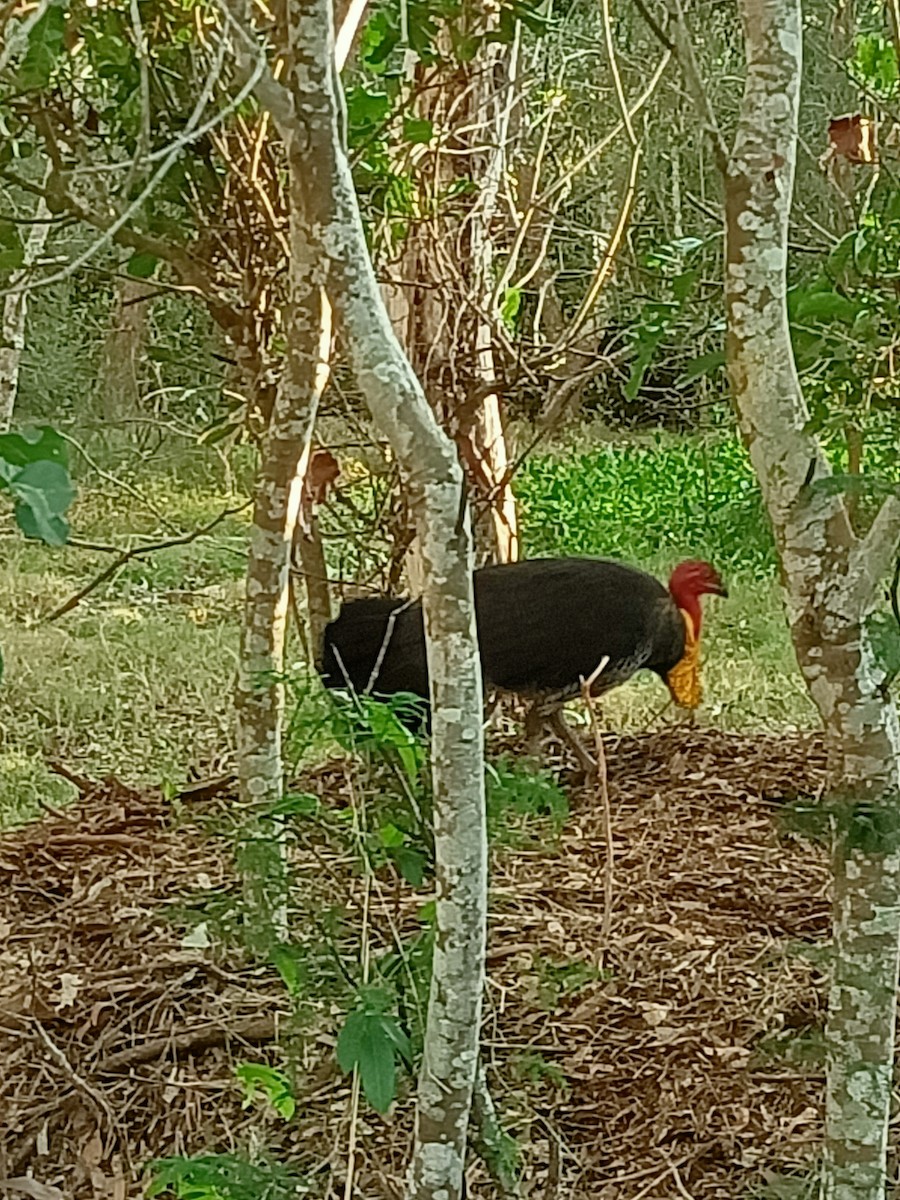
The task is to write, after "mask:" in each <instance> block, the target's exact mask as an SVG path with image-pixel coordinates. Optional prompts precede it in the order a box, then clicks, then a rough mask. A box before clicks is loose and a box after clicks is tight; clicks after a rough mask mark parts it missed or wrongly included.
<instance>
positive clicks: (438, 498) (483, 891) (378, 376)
mask: <svg viewBox="0 0 900 1200" xmlns="http://www.w3.org/2000/svg"><path fill="white" fill-rule="evenodd" d="M223 3H224V4H225V6H226V8H227V10H228V12H229V13H230V15H231V18H232V22H233V25H236V26H237V29H236V32H235V37H236V38H239V39H240V40H239V43H238V65H239V69H240V71H241V73H242V74H243V76H244V77H245V78H247V77H248V76H250V75H251V73H253V72H254V70H256V69H258V67H259V62H260V54H261V51H260V47H259V43H258V42H257V39H256V37H255V36H254V35H253V34H252V33H251V31H250V30H249V28H248V26H247V25H246V23H245V22H246V20H247V16H248V13H247V10H246V8H245V6H244V4H243V3H241V0H223ZM280 25H281V28H280V29H279V30H278V31H277V33H276V38H277V39H278V40H279V41H280V42H281V44H282V45H283V46H284V47H285V48H286V49H287V50H288V51H289V54H287V55H286V56H285V61H287V62H288V63H289V64H290V65H289V66H288V67H287V68H286V69H285V70H284V72H283V75H282V76H281V79H280V81H276V80H275V78H274V77H273V76H272V74H271V73H270V72H268V71H266V72H263V73H262V74H261V75H260V76H259V77H258V79H257V82H256V92H257V96H258V97H259V99H260V102H261V103H262V104H263V105H264V107H266V108H267V109H268V110H269V111H270V112H271V114H272V117H273V119H274V121H275V123H276V125H277V126H278V129H279V132H280V134H281V136H282V139H283V141H284V144H285V152H286V159H287V164H288V171H289V186H290V192H291V205H292V221H293V222H294V223H295V224H296V225H298V226H299V225H300V223H301V222H303V223H304V226H305V228H306V229H307V230H308V231H309V242H310V243H312V244H313V245H314V248H315V251H316V252H317V253H316V258H315V261H308V262H292V264H291V267H292V276H293V277H296V276H297V275H298V274H299V273H300V272H301V270H303V271H305V272H307V273H308V274H310V275H313V277H316V275H315V273H316V272H324V273H326V274H327V281H326V287H327V290H328V293H329V295H330V296H331V297H332V298H333V303H334V308H335V314H336V322H337V324H338V326H339V328H340V329H341V330H342V332H343V335H344V341H345V344H346V345H347V347H348V349H349V352H350V356H351V361H352V365H353V369H354V372H355V374H356V377H357V379H358V381H359V384H360V387H361V390H362V392H363V394H364V396H365V399H366V403H367V405H368V407H369V410H370V412H371V413H372V417H373V419H374V421H375V422H376V424H377V425H378V427H379V428H380V429H381V430H382V431H383V432H384V434H385V435H386V437H387V438H388V439H389V441H390V443H391V446H392V447H393V450H394V453H395V455H396V457H397V461H398V463H399V465H400V469H401V472H402V474H403V477H404V479H405V481H406V484H407V486H408V488H409V490H410V494H411V498H412V502H413V507H414V511H415V517H416V523H417V530H418V535H419V539H420V543H421V548H422V561H423V565H424V568H425V578H424V584H425V586H424V591H423V608H424V615H425V633H426V641H427V648H428V666H429V673H430V677H431V702H432V712H433V714H434V715H433V734H432V775H433V783H434V834H435V860H436V862H435V873H436V924H437V936H436V938H435V949H434V966H433V977H432V986H431V994H430V998H429V1006H428V1023H427V1029H426V1035H425V1047H424V1055H423V1064H422V1072H421V1076H420V1081H419V1103H418V1108H417V1125H416V1141H415V1148H414V1152H413V1159H412V1163H411V1167H410V1175H409V1195H410V1197H411V1198H413V1200H457V1198H458V1197H460V1196H461V1194H462V1188H463V1168H464V1164H465V1150H466V1131H467V1126H468V1120H469V1112H470V1108H471V1103H472V1091H473V1086H474V1082H475V1071H476V1064H477V1059H478V1039H479V1028H480V1022H481V1003H482V989H483V980H484V947H485V922H486V907H487V842H486V831H485V811H484V756H483V742H482V729H481V720H482V689H481V670H480V665H479V659H478V647H477V640H476V635H475V610H474V600H473V591H472V575H471V570H472V548H471V533H470V525H469V519H468V512H467V508H466V506H465V504H464V503H463V502H462V501H463V494H462V472H461V469H460V466H459V461H458V458H457V455H456V452H455V449H454V447H453V445H452V443H451V442H450V441H449V439H448V438H447V437H446V436H445V435H444V434H443V433H442V432H441V430H440V428H439V426H438V424H437V422H436V420H435V417H434V413H433V412H432V410H431V408H430V407H429V405H428V403H427V401H426V399H425V396H424V393H423V391H422V387H421V385H420V383H419V381H418V380H417V378H416V376H415V375H414V373H413V371H412V369H411V367H410V364H409V361H408V360H407V359H406V357H405V356H404V354H403V352H402V350H401V348H400V345H399V343H398V342H397V339H396V337H395V335H394V331H393V329H392V327H391V323H390V319H389V317H388V314H387V311H386V309H385V306H384V303H383V300H382V297H381V294H380V292H379V288H378V284H377V282H376V279H375V274H374V271H373V269H372V264H371V261H370V259H369V255H368V249H367V246H366V241H365V235H364V231H363V227H362V222H361V219H360V215H359V208H358V204H357V200H356V193H355V191H354V187H353V180H352V176H351V174H350V167H349V163H348V161H347V157H346V153H345V150H344V147H343V142H342V135H341V114H342V111H343V105H342V99H341V93H340V86H339V83H338V78H337V72H336V69H335V64H334V30H333V26H332V9H331V0H309V2H308V3H306V4H304V5H298V6H296V7H293V8H289V9H287V10H286V11H285V12H284V13H283V15H282V17H281V22H280ZM306 366H307V368H308V366H309V364H308V363H307V364H306ZM308 387H309V383H308V381H307V388H308Z"/></svg>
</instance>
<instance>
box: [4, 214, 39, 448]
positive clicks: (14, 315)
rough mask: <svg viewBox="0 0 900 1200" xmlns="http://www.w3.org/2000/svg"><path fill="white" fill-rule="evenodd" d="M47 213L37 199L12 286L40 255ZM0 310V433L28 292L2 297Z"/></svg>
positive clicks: (10, 401) (21, 345) (15, 386)
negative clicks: (18, 269) (21, 260)
mask: <svg viewBox="0 0 900 1200" xmlns="http://www.w3.org/2000/svg"><path fill="white" fill-rule="evenodd" d="M49 217H50V212H49V210H48V208H47V205H46V203H45V201H44V198H43V197H41V198H40V199H39V200H38V204H37V208H36V209H35V214H34V224H33V225H32V226H31V229H30V230H29V233H28V237H27V238H26V239H25V255H24V262H23V264H22V270H21V271H18V272H16V275H15V276H14V278H13V279H12V280H11V282H12V283H13V285H15V284H19V283H22V282H23V281H24V280H25V279H27V277H28V273H29V271H30V270H31V267H32V266H33V265H34V263H35V262H37V260H38V259H39V258H40V256H41V254H43V252H44V246H45V245H46V244H47V234H48V233H49V231H50V225H49V223H48V222H49ZM2 305H3V307H2V310H0V432H2V431H3V430H5V429H9V427H10V425H11V424H12V419H13V413H14V412H15V407H16V396H17V395H18V392H19V371H20V369H21V366H22V353H23V351H24V349H25V319H26V316H27V312H28V292H27V290H25V289H24V288H23V290H22V291H11V292H9V293H8V294H7V295H6V296H4V297H3V301H2Z"/></svg>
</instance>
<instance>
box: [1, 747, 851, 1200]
mask: <svg viewBox="0 0 900 1200" xmlns="http://www.w3.org/2000/svg"><path fill="white" fill-rule="evenodd" d="M608 741H609V744H608V746H607V757H608V770H609V795H610V802H611V807H612V813H613V837H614V847H615V854H614V862H613V883H612V897H613V908H612V912H611V914H610V917H609V933H608V936H607V937H606V939H605V940H604V938H603V937H602V929H603V924H604V879H605V850H604V844H605V843H604V834H603V828H602V812H601V808H600V805H599V803H598V799H597V797H596V796H595V795H594V793H593V792H592V791H591V790H590V789H587V788H585V787H584V786H583V785H582V786H573V787H572V788H571V789H570V791H569V799H570V805H571V813H570V816H569V819H568V821H567V822H566V824H565V825H564V827H563V830H562V832H561V834H560V835H559V837H558V839H556V840H552V839H551V840H549V841H545V842H543V843H541V842H535V841H530V842H529V841H525V842H523V843H522V844H521V845H518V846H516V847H506V848H504V849H502V850H501V851H499V852H498V853H497V854H496V855H495V861H494V864H493V871H492V889H491V913H492V915H491V932H490V943H489V961H488V971H489V980H488V987H487V992H486V1004H485V1021H484V1054H485V1063H486V1066H487V1071H488V1078H489V1083H490V1085H491V1089H492V1092H493V1095H494V1099H495V1101H496V1104H497V1107H498V1110H499V1112H500V1115H501V1119H502V1122H503V1124H504V1126H505V1127H506V1128H507V1129H508V1130H509V1131H510V1132H511V1133H513V1134H514V1135H515V1137H516V1139H517V1140H518V1142H519V1144H520V1147H521V1161H522V1168H523V1178H524V1181H525V1189H524V1190H525V1194H526V1195H528V1196H533V1197H540V1198H541V1200H554V1198H558V1200H580V1198H581V1197H585V1196H591V1197H592V1198H594V1200H607V1198H608V1200H613V1198H614V1200H643V1198H649V1200H669V1198H670V1197H672V1198H675V1197H679V1198H680V1200H684V1198H685V1197H688V1198H692V1200H706V1198H713V1197H717V1198H723V1197H737V1196H740V1195H744V1194H752V1193H753V1192H754V1191H755V1192H756V1193H757V1194H759V1190H760V1189H761V1188H764V1187H765V1186H766V1185H767V1184H771V1183H773V1181H774V1180H775V1178H776V1176H777V1175H778V1174H779V1173H783V1172H788V1173H790V1172H792V1171H796V1172H797V1173H798V1174H802V1173H803V1172H805V1171H807V1170H808V1169H809V1168H810V1166H811V1165H812V1164H813V1163H814V1161H815V1157H816V1155H817V1153H818V1150H819V1145H820V1138H821V1132H822V1104H823V1077H822V1068H821V1063H819V1062H817V1061H816V1060H815V1058H810V1059H808V1060H807V1059H791V1058H788V1057H786V1056H785V1054H783V1053H779V1052H778V1051H777V1048H776V1043H777V1039H778V1037H779V1035H782V1036H783V1035H794V1034H797V1033H802V1034H815V1032H816V1031H817V1030H821V1028H822V1023H823V1019H824V1008H825V1003H826V988H825V980H824V978H823V976H822V974H821V968H820V966H818V965H817V959H816V956H815V954H814V953H809V951H810V950H814V949H815V948H816V947H817V946H821V944H822V943H823V942H824V941H825V940H826V939H827V937H828V932H829V900H828V876H829V873H828V865H827V860H826V857H825V854H824V852H823V851H822V850H821V849H820V848H818V847H816V846H814V845H812V844H810V843H809V842H807V841H801V840H799V839H798V838H796V837H795V836H794V835H792V834H790V833H787V832H785V831H784V829H783V828H782V827H781V826H780V824H779V822H778V819H777V818H778V809H779V807H780V806H781V805H782V804H783V803H784V802H785V801H788V800H791V799H794V798H796V797H813V796H815V795H817V794H818V793H819V791H820V790H821V788H822V786H823V781H824V773H825V762H824V751H823V747H822V744H821V741H820V740H819V739H818V738H817V737H816V736H814V735H803V736H801V735H796V736H791V737H781V738H774V737H760V736H753V737H750V736H738V735H733V734H726V733H721V732H718V731H715V730H708V729H696V728H690V727H684V726H682V727H670V728H668V729H665V730H663V731H662V732H658V733H652V734H645V735H641V736H633V737H632V736H629V737H622V738H621V739H619V740H615V739H614V738H609V739H608ZM557 765H558V766H559V767H560V769H562V770H565V769H566V768H567V766H568V765H569V764H567V763H565V762H564V761H562V760H559V762H558V763H557ZM302 782H303V786H304V787H305V788H306V789H307V790H312V791H317V792H319V793H320V794H321V795H322V797H323V801H324V802H325V803H333V804H335V805H337V806H342V805H345V804H346V803H347V800H348V796H349V794H350V785H349V784H348V774H347V768H346V767H345V765H344V764H341V763H329V764H327V765H324V766H322V767H321V768H319V769H318V770H316V771H312V772H309V773H308V775H307V776H306V777H305V778H304V780H303V781H302ZM80 783H81V792H82V795H81V799H80V801H79V803H78V804H76V805H75V806H73V807H72V809H71V810H67V811H66V812H65V813H49V814H48V815H47V816H46V817H45V819H43V820H42V821H40V822H37V823H35V824H33V825H30V826H28V827H26V828H23V829H20V830H17V831H14V832H11V833H8V834H7V835H5V836H4V837H3V838H2V839H0V1063H2V1064H3V1068H2V1091H0V1128H2V1129H3V1136H2V1138H0V1194H2V1193H3V1186H4V1185H3V1182H2V1181H3V1180H4V1179H7V1180H10V1181H15V1180H18V1181H19V1182H18V1183H11V1184H9V1185H7V1186H8V1187H9V1190H8V1193H7V1194H8V1195H10V1196H12V1197H15V1198H18V1196H20V1195H28V1196H31V1197H33V1200H60V1197H65V1198H66V1200H69V1198H71V1200H95V1198H99V1197H111V1198H114V1200H126V1198H130V1197H137V1196H139V1195H141V1180H142V1178H145V1176H142V1172H143V1168H144V1167H145V1165H146V1163H147V1162H148V1161H149V1160H151V1159H154V1158H158V1157H164V1156H170V1155H178V1154H185V1155H188V1154H197V1153H203V1152H205V1153H210V1152H227V1151H234V1150H237V1149H241V1148H244V1149H246V1147H247V1146H248V1145H251V1144H265V1145H266V1146H268V1147H269V1148H270V1150H271V1152H272V1154H273V1156H274V1157H282V1158H293V1159H294V1161H295V1162H297V1163H298V1164H299V1169H301V1170H303V1171H306V1172H307V1173H308V1175H309V1178H310V1181H311V1182H310V1189H311V1190H310V1194H311V1195H316V1196H343V1194H344V1184H345V1176H346V1170H347V1146H348V1138H349V1135H350V1127H351V1122H352V1121H353V1113H354V1111H355V1110H354V1108H353V1097H352V1092H351V1088H350V1085H349V1081H348V1080H347V1079H346V1078H344V1077H343V1076H341V1075H340V1073H339V1072H338V1071H337V1070H336V1068H335V1067H334V1063H333V1044H334V1033H335V1029H336V1023H337V1020H338V1014H337V1013H335V1012H334V1011H332V1010H333V1006H329V1005H328V1004H327V1003H323V1004H322V1005H321V1006H320V1009H319V1011H320V1014H321V1029H320V1032H319V1034H318V1035H317V1036H306V1037H305V1038H303V1039H301V1044H299V1046H297V1047H295V1049H294V1053H295V1054H296V1055H298V1056H299V1068H300V1078H301V1081H302V1083H301V1088H300V1093H301V1094H300V1096H299V1098H298V1116H297V1117H296V1118H295V1121H294V1122H293V1123H292V1124H290V1125H286V1124H285V1123H284V1122H282V1121H281V1120H280V1118H278V1117H277V1116H275V1114H272V1113H270V1114H268V1115H266V1114H264V1113H261V1112H260V1109H259V1108H253V1109H252V1110H247V1109H245V1108H243V1107H242V1104H241V1094H240V1092H239V1090H238V1088H237V1086H236V1083H235V1077H234V1063H235V1061H242V1060H249V1061H254V1062H258V1061H264V1062H270V1063H272V1064H273V1065H277V1064H278V1063H279V1062H280V1061H281V1060H280V1059H279V1057H278V1051H277V1050H276V1048H275V1046H274V1038H275V1036H276V1033H277V1032H278V1030H279V1028H281V1027H283V1028H285V1029H287V1028H289V1027H290V1014H289V1013H288V1011H287V1009H288V1005H287V1001H286V993H285V989H284V987H283V985H282V984H281V983H280V981H279V980H278V979H277V978H276V977H275V975H274V972H272V971H271V970H270V969H268V968H266V967H265V966H261V965H259V964H258V963H256V964H255V963H253V962H252V961H250V960H249V959H248V958H247V957H246V956H245V955H244V954H243V952H242V951H240V950H239V949H234V950H233V951H232V949H229V948H228V947H224V948H223V947H222V946H221V945H219V946H213V947H212V948H206V947H205V946H204V944H203V939H202V937H201V938H198V937H196V936H193V937H192V936H189V937H187V938H186V937H185V924H184V921H183V919H182V917H180V916H179V911H178V909H177V906H178V905H179V903H183V902H184V898H185V897H190V896H197V895H215V894H220V893H223V892H227V891H228V889H231V888H233V887H234V886H235V878H234V868H233V864H232V862H231V858H230V854H229V852H228V846H227V843H226V842H225V840H223V838H222V837H220V836H211V835H210V833H209V831H208V828H207V823H206V822H205V814H207V813H208V812H209V810H210V809H211V808H212V807H214V806H215V805H216V804H221V803H222V800H221V798H219V799H217V798H215V797H214V796H213V795H212V794H210V795H203V794H202V789H199V790H198V791H197V792H196V793H195V794H194V795H193V796H191V797H189V798H186V799H185V800H183V801H181V802H179V803H177V804H176V805H174V806H173V805H172V803H170V802H169V801H168V800H165V799H164V798H163V797H162V796H160V795H159V794H156V793H151V792H142V793H138V792H135V791H132V790H130V789H128V788H126V787H124V786H122V785H121V784H120V783H117V782H116V781H115V780H107V781H105V782H103V783H99V784H91V783H90V782H89V781H84V780H82V781H80ZM215 790H216V789H215V788H214V789H210V793H212V792H214V791H215ZM324 853H325V850H324V849H323V848H322V847H318V848H316V849H315V852H314V853H313V854H311V856H310V859H309V862H307V863H304V862H302V861H300V862H298V864H297V866H298V870H299V871H300V872H301V875H303V873H304V871H305V877H306V878H307V879H308V880H309V886H310V887H311V888H312V887H314V886H317V885H320V886H321V887H322V888H324V889H326V890H328V889H331V890H332V892H333V893H334V895H330V896H325V897H323V898H322V901H321V903H322V905H323V907H324V906H325V904H326V903H330V902H331V901H332V900H335V899H337V898H338V893H340V892H341V891H343V895H342V896H341V897H340V899H341V903H343V904H344V906H345V908H346V909H347V911H348V912H350V913H351V914H352V912H353V908H354V905H357V904H361V899H362V888H363V886H364V884H363V881H362V879H361V877H360V875H359V873H358V872H354V871H353V870H352V864H350V863H348V862H347V861H346V859H345V860H343V861H334V862H332V863H330V864H325V865H326V866H327V867H328V869H327V870H323V865H322V862H321V857H322V855H323V854H324ZM425 899H427V895H426V894H425V893H419V894H418V895H417V896H415V897H405V898H404V899H403V900H402V901H398V899H397V893H396V890H395V889H392V888H384V889H380V888H375V889H374V890H373V891H372V894H371V897H370V900H371V906H372V912H371V921H372V937H373V941H377V938H378V936H379V929H380V928H381V927H382V926H380V924H379V923H380V922H382V921H383V927H384V928H386V927H387V924H388V923H393V925H394V927H395V928H396V927H398V926H399V927H401V928H408V927H409V925H410V923H411V924H412V926H413V927H415V911H416V909H417V908H418V907H419V906H420V905H421V904H422V903H423V901H424V900H425ZM398 904H399V907H398ZM173 906H176V907H175V908H173ZM382 909H383V912H382ZM194 933H195V935H196V934H197V930H195V931H194ZM385 937H387V935H385ZM307 1015H308V1014H307ZM807 1040H810V1039H807ZM410 1094H411V1091H410V1089H407V1098H406V1099H405V1100H404V1101H403V1102H401V1103H398V1104H397V1105H396V1106H395V1109H394V1110H393V1112H392V1113H391V1114H390V1115H389V1116H388V1117H386V1118H382V1117H379V1116H377V1114H374V1113H372V1112H371V1110H367V1109H366V1108H365V1106H364V1105H363V1106H362V1107H361V1108H360V1109H359V1111H358V1113H357V1115H356V1118H355V1128H354V1133H355V1138H356V1147H357V1148H356V1154H355V1167H354V1169H355V1176H354V1178H355V1188H354V1193H353V1194H354V1195H356V1196H358V1197H364V1198H365V1200H369V1198H371V1200H379V1198H381V1197H389V1198H390V1197H399V1196H400V1195H402V1171H403V1163H404V1160H405V1156H406V1154H407V1151H408V1147H409V1144H410V1137H411V1120H410V1117H411V1103H410V1101H409V1098H408V1096H409V1095H410ZM23 1181H24V1182H23ZM469 1184H470V1186H469V1195H471V1196H473V1197H485V1198H487V1197H489V1196H493V1195H495V1191H494V1189H493V1185H492V1184H491V1183H490V1181H489V1180H488V1179H487V1177H486V1175H485V1173H484V1170H483V1168H482V1165H481V1164H480V1162H478V1161H477V1160H474V1161H473V1165H472V1168H471V1171H470V1178H469ZM773 1194H774V1193H773Z"/></svg>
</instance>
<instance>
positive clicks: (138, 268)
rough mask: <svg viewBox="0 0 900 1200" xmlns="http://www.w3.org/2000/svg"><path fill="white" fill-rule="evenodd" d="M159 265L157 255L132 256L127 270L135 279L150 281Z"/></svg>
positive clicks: (126, 265)
mask: <svg viewBox="0 0 900 1200" xmlns="http://www.w3.org/2000/svg"><path fill="white" fill-rule="evenodd" d="M158 263H159V259H158V258H157V257H156V255H155V254H132V256H131V258H129V260H128V262H127V263H126V264H125V270H126V271H127V272H128V274H129V275H131V276H133V277H134V278H135V279H149V278H150V276H151V275H152V274H153V272H154V271H155V270H156V267H157V265H158Z"/></svg>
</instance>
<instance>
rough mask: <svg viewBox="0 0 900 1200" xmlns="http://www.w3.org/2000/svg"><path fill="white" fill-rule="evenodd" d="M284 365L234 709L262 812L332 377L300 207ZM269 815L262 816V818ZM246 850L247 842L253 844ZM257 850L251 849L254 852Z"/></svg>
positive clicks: (269, 850) (260, 917) (256, 519)
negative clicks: (306, 513)
mask: <svg viewBox="0 0 900 1200" xmlns="http://www.w3.org/2000/svg"><path fill="white" fill-rule="evenodd" d="M291 251H292V253H291V258H290V265H289V270H290V277H289V287H290V301H289V304H288V306H287V311H286V313H285V322H284V328H285V343H286V345H287V359H286V364H285V372H284V376H283V378H282V380H281V382H280V385H279V388H278V392H277V395H276V398H275V403H274V407H273V410H272V415H271V418H270V421H269V428H268V432H267V433H266V436H265V437H264V439H263V442H262V448H261V461H260V469H259V477H258V480H257V484H256V490H255V495H254V505H253V524H252V526H251V531H250V550H249V556H248V563H247V589H246V595H245V601H244V619H243V624H242V627H241V644H240V659H239V671H238V683H237V688H236V691H235V711H236V716H237V727H238V739H237V741H238V778H239V786H240V799H241V804H242V806H243V807H244V808H245V810H247V811H248V812H250V813H254V812H255V813H257V814H264V813H265V811H266V810H267V809H271V807H272V806H273V805H274V804H276V803H277V802H278V801H279V800H280V799H281V798H282V795H283V793H284V763H283V758H282V732H283V723H284V686H283V684H282V682H281V680H282V676H283V674H284V649H285V634H286V629H287V611H288V601H289V581H290V580H289V571H290V550H291V546H292V544H293V539H294V532H295V530H296V528H297V521H298V517H299V513H300V506H301V503H302V498H303V487H304V480H305V477H306V470H307V467H308V464H309V460H310V453H311V445H312V435H313V425H314V422H315V418H316V412H317V410H318V404H319V399H320V397H321V395H322V392H323V390H324V387H325V383H326V382H327V379H328V361H329V354H330V347H331V310H330V307H329V304H328V302H327V300H325V297H324V294H323V293H322V290H321V288H320V286H319V284H318V278H319V277H318V273H316V272H314V271H313V270H312V268H311V246H310V243H309V240H308V233H307V227H306V225H305V223H304V220H303V214H302V211H301V210H299V209H297V210H296V211H295V212H292V214H291ZM263 819H265V818H263ZM272 837H273V835H272V827H271V826H269V828H268V830H267V829H266V827H265V826H264V825H258V826H257V828H256V829H255V831H254V838H253V840H254V841H255V851H258V852H255V851H254V852H251V853H248V854H247V855H245V856H244V857H243V859H242V867H243V877H244V892H245V897H246V899H247V901H248V904H249V906H250V908H251V912H252V914H253V917H254V919H255V920H256V921H257V922H258V924H259V929H258V936H259V938H260V940H261V942H262V946H261V948H263V949H265V948H267V946H266V943H267V942H269V941H270V940H273V939H283V938H284V936H285V934H286V917H285V911H284V907H283V902H284V889H283V884H284V878H283V847H282V845H281V836H280V828H279V827H278V825H277V824H276V825H275V827H274V843H275V844H274V846H273V845H272ZM248 845H249V843H248ZM251 850H252V848H251Z"/></svg>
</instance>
